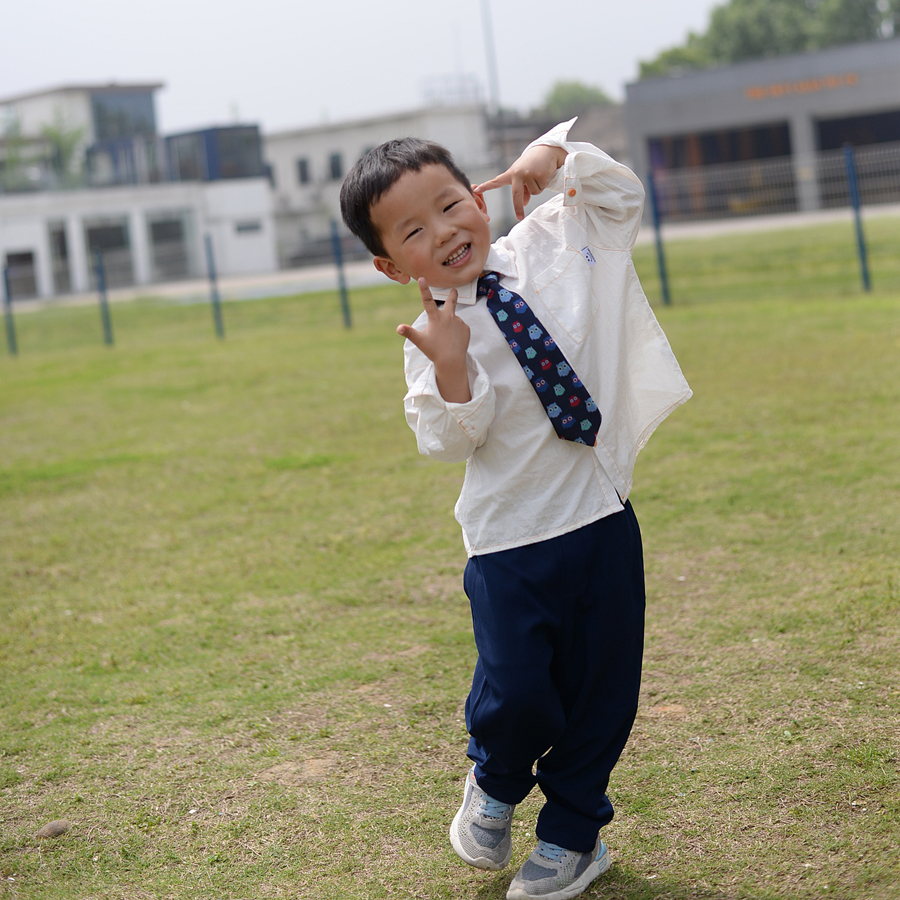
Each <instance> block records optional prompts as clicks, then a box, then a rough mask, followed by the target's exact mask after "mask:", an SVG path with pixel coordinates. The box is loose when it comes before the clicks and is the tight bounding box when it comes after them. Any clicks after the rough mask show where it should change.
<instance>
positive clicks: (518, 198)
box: [473, 144, 566, 222]
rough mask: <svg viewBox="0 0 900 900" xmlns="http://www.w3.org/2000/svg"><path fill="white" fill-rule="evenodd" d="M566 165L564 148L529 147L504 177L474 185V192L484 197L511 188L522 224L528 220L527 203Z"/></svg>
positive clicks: (540, 145)
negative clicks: (526, 214) (500, 189)
mask: <svg viewBox="0 0 900 900" xmlns="http://www.w3.org/2000/svg"><path fill="white" fill-rule="evenodd" d="M565 161H566V151H565V150H563V148H562V147H550V146H548V145H545V144H538V145H537V146H535V147H529V148H528V149H527V150H526V151H525V152H524V153H523V154H522V155H521V156H520V157H519V158H518V159H517V160H516V161H515V162H514V163H513V164H512V165H511V166H510V167H509V168H508V169H507V170H506V171H505V172H504V173H503V174H502V175H498V176H497V177H496V178H492V179H491V180H490V181H485V182H484V184H478V185H475V187H474V188H473V190H474V191H475V193H476V194H483V193H484V192H485V191H493V190H494V189H495V188H498V187H503V186H504V185H506V184H508V185H510V186H511V187H512V200H513V209H514V210H515V212H516V218H517V219H518V220H519V221H520V222H521V221H522V219H524V218H525V207H526V205H527V204H528V201H529V200H531V198H532V197H536V196H537V195H538V194H540V193H541V191H543V190H544V189H545V188H546V187H547V185H548V184H549V182H550V179H551V178H552V177H553V175H554V173H555V172H556V170H557V169H558V168H559V167H560V166H561V165H562V164H563V163H564V162H565Z"/></svg>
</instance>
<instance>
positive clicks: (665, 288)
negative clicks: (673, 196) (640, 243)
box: [647, 169, 672, 306]
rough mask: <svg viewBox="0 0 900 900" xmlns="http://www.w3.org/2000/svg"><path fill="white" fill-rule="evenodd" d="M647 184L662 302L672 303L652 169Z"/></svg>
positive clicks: (660, 217)
mask: <svg viewBox="0 0 900 900" xmlns="http://www.w3.org/2000/svg"><path fill="white" fill-rule="evenodd" d="M647 186H648V187H649V188H650V211H651V212H652V213H653V228H654V230H655V231H656V265H657V267H658V268H659V283H660V286H661V287H662V298H663V303H664V304H665V305H666V306H671V305H672V298H671V296H670V295H669V274H668V272H667V271H666V254H665V251H664V249H663V240H662V216H661V215H660V211H659V200H658V198H657V196H656V182H655V181H654V180H653V170H652V169H651V170H650V171H649V172H647Z"/></svg>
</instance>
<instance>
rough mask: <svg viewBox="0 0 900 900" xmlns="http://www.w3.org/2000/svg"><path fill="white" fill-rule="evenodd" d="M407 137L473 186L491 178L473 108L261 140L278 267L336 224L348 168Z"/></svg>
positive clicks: (482, 121)
mask: <svg viewBox="0 0 900 900" xmlns="http://www.w3.org/2000/svg"><path fill="white" fill-rule="evenodd" d="M407 136H415V137H420V138H425V139H427V140H434V141H437V142H438V143H440V144H443V145H444V146H445V147H447V149H448V150H450V152H451V153H452V154H453V157H454V159H455V160H456V162H457V163H458V164H459V166H460V167H461V168H462V170H463V171H464V172H466V174H467V175H468V176H469V178H471V179H472V181H473V182H477V181H483V180H485V179H487V178H488V177H491V176H492V175H495V174H496V172H495V171H494V170H493V161H492V159H491V152H490V142H489V140H488V132H487V121H486V117H485V110H484V107H482V106H479V105H473V106H460V107H440V106H439V107H434V108H432V109H424V110H416V111H413V112H407V113H398V114H395V115H388V116H382V117H379V118H373V119H364V120H356V121H351V122H342V123H334V124H327V125H321V126H317V127H315V128H304V129H299V130H296V131H287V132H280V133H277V134H269V135H264V136H263V154H264V156H265V159H266V162H268V163H269V164H270V165H271V166H272V168H273V170H274V175H275V191H274V194H275V215H276V221H277V224H278V229H279V240H278V243H279V249H280V255H281V261H282V264H284V262H285V259H286V257H287V256H289V255H290V252H291V248H292V247H293V248H294V249H297V248H298V245H299V244H300V243H301V242H302V241H303V240H317V239H319V240H322V239H325V238H327V237H328V236H329V235H330V222H331V220H332V219H335V220H336V221H338V222H340V219H341V214H340V187H341V180H342V179H343V176H344V175H346V173H347V171H349V169H350V167H351V166H352V165H353V164H354V163H355V162H356V161H357V160H358V159H359V158H360V157H361V156H362V155H363V154H364V153H365V152H366V151H367V150H369V149H371V148H372V147H375V146H377V145H378V144H381V143H383V142H384V141H387V140H391V139H392V138H398V137H407ZM335 152H339V153H340V154H341V158H342V163H343V165H342V171H341V178H339V179H332V178H331V177H330V172H329V158H330V156H331V154H332V153H335ZM300 158H305V159H307V160H308V161H309V174H310V183H309V184H305V185H304V184H300V182H299V180H298V171H297V161H298V160H299V159H300ZM491 199H492V202H493V198H491Z"/></svg>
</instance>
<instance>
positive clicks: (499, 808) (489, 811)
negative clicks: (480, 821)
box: [478, 794, 512, 819]
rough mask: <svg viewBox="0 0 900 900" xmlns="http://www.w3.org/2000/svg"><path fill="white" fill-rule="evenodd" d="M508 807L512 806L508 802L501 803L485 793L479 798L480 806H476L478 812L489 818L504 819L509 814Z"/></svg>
mask: <svg viewBox="0 0 900 900" xmlns="http://www.w3.org/2000/svg"><path fill="white" fill-rule="evenodd" d="M510 809H512V807H511V806H510V805H509V804H508V803H501V802H500V801H499V800H495V799H494V798H493V797H490V796H488V795H487V794H485V795H484V797H483V798H482V800H481V806H479V807H478V812H480V813H481V815H483V816H487V817H488V818H489V819H505V818H506V817H507V815H509V811H510Z"/></svg>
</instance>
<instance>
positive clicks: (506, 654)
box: [464, 501, 645, 852]
mask: <svg viewBox="0 0 900 900" xmlns="http://www.w3.org/2000/svg"><path fill="white" fill-rule="evenodd" d="M464 584H465V590H466V594H467V595H468V597H469V601H470V603H471V606H472V621H473V624H474V628H475V645H476V647H477V648H478V662H477V663H476V665H475V674H474V676H473V679H472V690H471V693H470V694H469V697H468V699H467V700H466V727H467V728H468V731H469V734H470V735H471V738H470V740H469V749H468V755H469V757H470V758H471V759H472V760H474V762H475V779H476V781H477V782H478V784H479V786H480V787H481V788H482V790H484V791H486V792H487V793H488V794H490V795H491V796H492V797H494V798H495V799H497V800H501V801H502V802H504V803H520V802H521V801H522V800H524V799H525V797H526V796H527V795H528V794H529V792H530V791H531V790H532V789H533V788H534V786H535V785H538V786H539V787H540V789H541V791H542V793H543V794H544V796H545V798H546V803H545V804H544V807H543V808H542V810H541V813H540V816H539V817H538V824H537V836H538V838H540V839H541V840H545V841H550V842H551V843H554V844H559V845H560V846H561V847H565V848H567V849H568V850H575V851H580V852H586V851H589V850H591V849H593V847H594V843H595V841H596V839H597V833H598V831H599V830H600V828H602V827H603V826H604V825H606V824H607V823H608V822H609V821H610V820H611V819H612V817H613V808H612V804H611V803H610V801H609V798H608V797H607V796H606V788H607V785H608V783H609V776H610V773H611V772H612V769H613V766H614V765H615V764H616V761H617V760H618V758H619V756H620V754H621V753H622V749H623V748H624V746H625V741H626V740H627V739H628V734H629V732H630V731H631V726H632V724H633V723H634V716H635V713H636V712H637V704H638V691H639V688H640V681H641V657H642V655H643V644H644V600H645V595H644V563H643V551H642V548H641V534H640V529H639V527H638V523H637V519H636V518H635V515H634V511H633V510H632V508H631V504H630V503H628V502H627V501H626V503H625V509H624V510H623V511H622V512H620V513H614V514H613V515H611V516H607V517H606V518H604V519H600V520H599V521H597V522H594V523H592V524H590V525H586V526H585V527H583V528H580V529H578V530H577V531H573V532H571V533H569V534H564V535H562V536H560V537H557V538H552V539H551V540H547V541H541V542H540V543H537V544H530V545H528V546H526V547H516V548H514V549H512V550H502V551H500V552H499V553H489V554H485V555H483V556H473V557H471V558H470V559H469V562H468V564H467V566H466V572H465V579H464Z"/></svg>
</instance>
